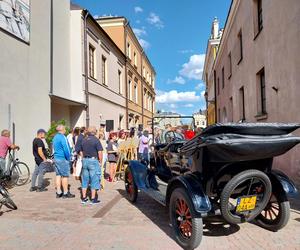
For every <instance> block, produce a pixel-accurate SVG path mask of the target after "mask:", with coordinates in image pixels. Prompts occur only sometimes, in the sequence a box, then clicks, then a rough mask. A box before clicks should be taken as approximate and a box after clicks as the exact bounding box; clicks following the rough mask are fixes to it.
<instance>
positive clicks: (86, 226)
mask: <svg viewBox="0 0 300 250" xmlns="http://www.w3.org/2000/svg"><path fill="white" fill-rule="evenodd" d="M47 177H48V178H47V182H48V183H49V186H48V189H49V191H48V192H44V193H36V192H33V193H30V192H28V189H29V186H28V185H27V186H24V187H17V188H14V189H12V190H10V192H11V193H12V194H13V199H14V201H15V202H16V204H17V205H18V207H19V209H18V210H16V211H9V210H8V209H7V208H4V207H3V208H2V211H3V214H2V216H1V224H0V229H1V231H2V234H1V236H0V239H1V249H173V250H174V249H180V247H179V246H178V245H177V244H176V243H175V241H174V240H173V239H172V236H171V228H170V227H169V222H168V213H167V211H166V210H165V209H164V207H162V206H161V205H159V204H158V203H156V202H155V201H153V200H152V199H150V198H148V197H146V196H145V195H143V194H142V195H140V196H139V199H138V202H137V203H136V206H134V205H132V204H130V203H129V202H128V201H127V200H126V199H125V198H124V196H123V195H124V190H123V183H122V182H118V183H115V184H111V183H107V184H106V186H105V191H103V192H101V193H100V198H101V204H100V205H96V206H90V205H86V206H82V205H81V204H80V201H79V191H77V192H76V195H77V197H76V198H75V199H70V200H62V199H56V198H55V196H54V187H53V180H52V178H53V176H52V175H48V176H47ZM78 186H79V182H77V183H76V182H75V181H72V182H71V191H72V192H75V190H77V188H78ZM297 203H298V204H297ZM294 204H296V208H298V210H297V209H293V210H292V216H291V219H290V222H289V224H288V226H287V227H286V228H284V229H283V230H282V231H280V232H277V233H272V232H268V231H266V230H264V229H262V228H259V227H258V226H256V225H252V224H249V223H248V224H243V225H238V226H229V225H227V224H224V223H222V222H220V221H219V222H217V221H209V222H208V221H206V222H205V226H204V236H203V240H202V243H201V246H200V248H199V249H300V237H299V234H300V212H299V207H300V206H299V201H295V202H294Z"/></svg>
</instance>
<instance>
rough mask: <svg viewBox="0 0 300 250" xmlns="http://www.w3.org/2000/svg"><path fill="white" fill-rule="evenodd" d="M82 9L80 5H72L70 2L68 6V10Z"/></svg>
mask: <svg viewBox="0 0 300 250" xmlns="http://www.w3.org/2000/svg"><path fill="white" fill-rule="evenodd" d="M83 9H84V8H83V7H81V6H80V5H78V4H76V3H73V2H71V4H70V10H83Z"/></svg>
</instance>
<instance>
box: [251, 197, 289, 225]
mask: <svg viewBox="0 0 300 250" xmlns="http://www.w3.org/2000/svg"><path fill="white" fill-rule="evenodd" d="M289 218H290V203H289V201H288V200H287V197H286V195H285V193H284V192H283V191H282V192H274V193H272V195H271V198H270V200H269V203H268V204H267V206H266V207H265V208H264V210H263V211H262V212H261V213H260V214H259V215H258V216H257V217H256V219H255V222H256V223H257V224H258V225H259V226H261V227H263V228H265V229H268V230H270V231H278V230H280V229H281V228H283V227H284V226H286V224H287V223H288V221H289Z"/></svg>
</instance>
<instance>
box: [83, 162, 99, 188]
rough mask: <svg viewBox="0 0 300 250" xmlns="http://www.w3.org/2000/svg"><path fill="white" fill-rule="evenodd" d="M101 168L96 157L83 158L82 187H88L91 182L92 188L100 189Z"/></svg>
mask: <svg viewBox="0 0 300 250" xmlns="http://www.w3.org/2000/svg"><path fill="white" fill-rule="evenodd" d="M100 179H101V169H100V164H99V161H98V160H96V159H91V158H85V159H83V160H82V172H81V181H82V182H81V187H82V188H87V187H88V185H89V184H90V186H91V189H93V190H99V189H100Z"/></svg>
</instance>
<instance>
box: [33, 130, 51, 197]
mask: <svg viewBox="0 0 300 250" xmlns="http://www.w3.org/2000/svg"><path fill="white" fill-rule="evenodd" d="M45 136H46V131H45V130H44V129H39V130H38V131H37V135H36V138H34V140H33V142H32V153H33V156H34V160H35V164H36V165H35V169H34V171H33V173H32V177H31V188H30V190H29V191H30V192H33V191H37V192H44V191H47V189H46V188H45V187H44V186H43V183H44V175H45V173H46V172H47V169H48V168H49V167H51V162H49V161H47V158H46V155H47V149H46V147H45V143H44V141H43V140H45ZM36 179H38V185H37V187H36V186H35V184H36Z"/></svg>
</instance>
